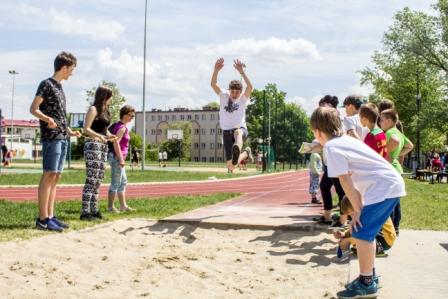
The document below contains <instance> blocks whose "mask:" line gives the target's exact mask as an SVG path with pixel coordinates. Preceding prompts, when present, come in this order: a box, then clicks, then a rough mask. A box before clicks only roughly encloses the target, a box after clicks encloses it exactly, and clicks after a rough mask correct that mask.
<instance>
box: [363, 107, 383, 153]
mask: <svg viewBox="0 0 448 299" xmlns="http://www.w3.org/2000/svg"><path fill="white" fill-rule="evenodd" d="M359 117H360V120H361V124H362V125H363V126H364V127H367V128H368V129H369V133H368V134H367V135H366V138H364V143H365V144H367V145H368V146H370V148H371V149H373V150H374V151H376V152H377V153H378V154H380V155H381V156H382V157H383V158H384V159H387V147H386V146H387V138H386V134H385V133H384V132H383V130H381V129H380V128H379V127H378V126H377V121H378V118H379V112H378V108H377V107H376V106H375V104H372V103H367V104H365V105H362V106H361V109H360V110H359Z"/></svg>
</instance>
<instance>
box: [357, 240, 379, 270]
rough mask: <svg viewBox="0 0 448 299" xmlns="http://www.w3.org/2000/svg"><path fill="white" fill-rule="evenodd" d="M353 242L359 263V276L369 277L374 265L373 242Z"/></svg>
mask: <svg viewBox="0 0 448 299" xmlns="http://www.w3.org/2000/svg"><path fill="white" fill-rule="evenodd" d="M355 240H356V249H357V253H358V261H359V273H360V274H361V276H371V275H372V274H373V273H372V270H373V266H374V264H375V241H373V242H368V241H364V240H360V239H355Z"/></svg>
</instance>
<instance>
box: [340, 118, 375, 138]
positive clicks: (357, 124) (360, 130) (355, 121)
mask: <svg viewBox="0 0 448 299" xmlns="http://www.w3.org/2000/svg"><path fill="white" fill-rule="evenodd" d="M343 124H344V133H347V132H348V131H350V130H355V131H356V133H357V134H358V136H359V138H361V141H364V138H366V136H367V134H368V133H369V129H368V128H366V127H363V126H362V124H361V118H360V117H359V114H355V115H352V116H346V117H344V121H343Z"/></svg>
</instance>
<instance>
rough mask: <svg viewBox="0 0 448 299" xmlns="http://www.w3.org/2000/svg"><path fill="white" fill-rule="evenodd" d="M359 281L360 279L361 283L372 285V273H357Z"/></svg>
mask: <svg viewBox="0 0 448 299" xmlns="http://www.w3.org/2000/svg"><path fill="white" fill-rule="evenodd" d="M359 281H360V282H361V283H362V284H363V285H366V286H370V285H372V283H373V275H372V274H370V275H363V274H360V275H359Z"/></svg>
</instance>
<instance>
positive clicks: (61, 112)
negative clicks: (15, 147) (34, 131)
mask: <svg viewBox="0 0 448 299" xmlns="http://www.w3.org/2000/svg"><path fill="white" fill-rule="evenodd" d="M36 96H39V97H41V98H42V99H43V102H42V103H41V104H40V105H39V110H40V111H41V112H42V113H43V114H45V115H46V116H49V117H51V118H53V120H54V121H55V122H56V124H57V127H56V128H54V129H51V128H49V127H48V123H46V122H44V121H42V120H40V121H39V122H40V133H41V139H42V141H51V140H55V139H66V138H67V135H68V132H67V127H68V125H67V111H66V103H65V94H64V90H63V89H62V85H61V83H60V82H58V81H57V80H55V79H53V78H48V79H46V80H44V81H42V82H41V83H40V84H39V87H38V88H37V92H36Z"/></svg>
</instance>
